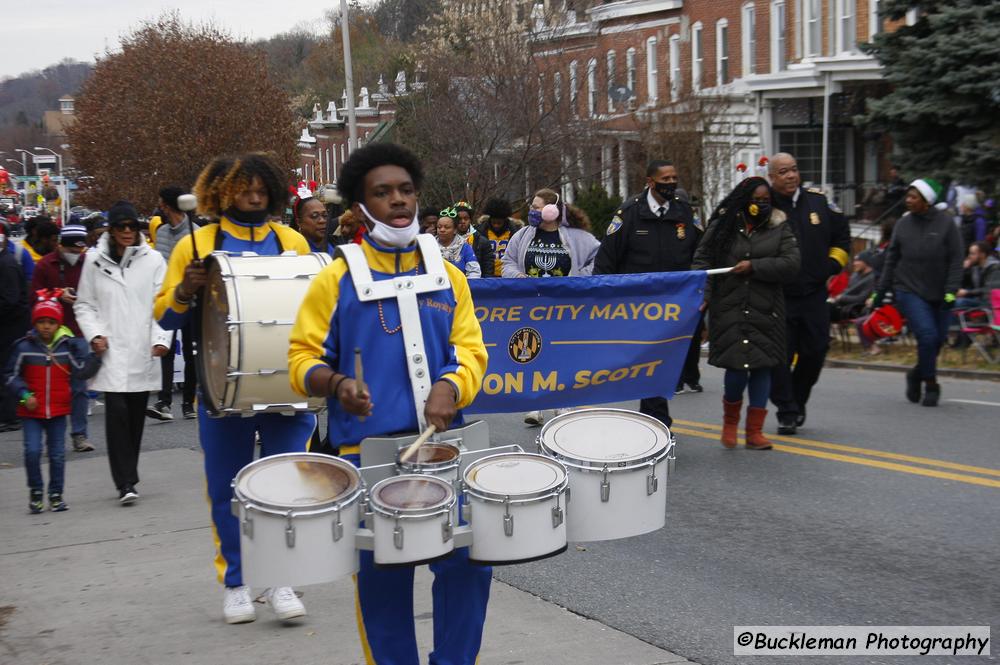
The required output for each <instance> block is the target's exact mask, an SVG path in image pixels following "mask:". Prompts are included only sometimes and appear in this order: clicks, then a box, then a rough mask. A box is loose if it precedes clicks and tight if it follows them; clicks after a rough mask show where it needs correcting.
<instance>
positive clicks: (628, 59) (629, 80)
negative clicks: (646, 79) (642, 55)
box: [625, 47, 638, 99]
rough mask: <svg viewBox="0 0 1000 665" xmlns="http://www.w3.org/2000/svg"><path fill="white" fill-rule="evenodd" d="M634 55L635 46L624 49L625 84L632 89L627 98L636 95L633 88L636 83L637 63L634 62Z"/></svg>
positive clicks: (633, 97)
mask: <svg viewBox="0 0 1000 665" xmlns="http://www.w3.org/2000/svg"><path fill="white" fill-rule="evenodd" d="M635 56H636V53H635V48H632V47H629V49H628V50H627V51H625V85H627V86H628V89H629V90H631V91H632V96H631V97H629V99H635V98H636V97H638V95H637V94H636V90H635V88H636V84H637V83H638V65H637V64H636V59H635Z"/></svg>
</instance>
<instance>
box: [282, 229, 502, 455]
mask: <svg viewBox="0 0 1000 665" xmlns="http://www.w3.org/2000/svg"><path fill="white" fill-rule="evenodd" d="M361 248H362V250H363V251H364V253H365V258H366V260H367V261H368V266H369V268H370V269H371V271H372V278H373V279H375V280H376V281H381V280H386V279H392V278H393V277H396V276H398V275H403V274H411V275H417V274H422V273H424V272H425V271H424V268H423V265H422V264H421V263H420V260H419V258H420V257H419V253H418V251H417V248H416V246H411V247H407V248H404V249H395V248H388V247H382V246H380V245H378V244H376V243H375V241H373V240H372V239H371V238H370V237H369V236H368V235H367V234H366V235H365V236H364V241H363V242H362V243H361ZM445 270H446V271H447V273H448V278H449V280H450V282H451V288H447V289H444V290H441V291H433V292H430V293H424V294H421V295H420V296H418V303H419V308H420V325H421V330H422V332H423V336H424V347H425V351H426V356H427V361H428V365H427V366H428V368H429V370H430V372H431V378H432V379H433V381H439V380H442V379H444V380H446V381H450V382H451V383H452V384H453V385H454V386H455V387H456V389H457V390H458V395H459V399H458V408H459V409H462V408H464V407H466V406H468V405H469V404H471V403H472V400H473V398H475V396H476V394H477V393H478V392H479V388H480V386H481V384H482V381H483V376H484V375H485V373H486V361H487V354H486V347H485V346H484V345H483V335H482V331H481V330H480V328H479V321H478V320H477V319H476V315H475V313H474V311H473V304H472V295H471V294H470V292H469V284H468V282H467V281H466V279H465V275H464V274H462V272H461V271H460V270H458V269H457V268H456V267H455V266H453V265H451V264H449V263H447V262H445ZM289 342H290V346H289V349H288V369H289V376H290V379H291V384H292V389H293V390H295V392H297V393H299V394H301V395H306V394H307V386H308V381H309V374H310V373H311V372H312V371H314V370H315V369H317V368H318V367H322V366H324V365H325V366H328V367H330V368H332V369H334V370H335V371H337V372H340V373H341V374H346V375H348V376H352V377H353V376H354V349H355V348H360V349H361V357H362V360H363V364H364V373H365V382H366V383H367V384H368V387H369V392H370V393H371V395H372V416H371V417H369V418H367V419H366V420H365V422H363V423H362V422H361V421H359V420H358V418H357V417H356V416H352V415H350V414H348V413H346V412H344V411H343V410H342V409H341V407H340V403H339V402H338V401H337V400H336V399H335V398H331V399H329V400H328V407H329V432H330V442H331V443H332V444H333V445H340V446H341V454H342V455H346V454H350V453H354V452H357V449H356V448H355V447H354V446H355V445H356V444H358V443H359V442H360V441H361V440H362V439H363V438H365V437H366V436H383V435H386V434H389V433H394V432H409V431H414V430H416V429H417V416H416V409H415V406H414V399H413V392H412V390H411V387H410V379H409V376H408V374H407V366H406V357H405V355H404V349H403V334H402V330H401V328H400V320H399V308H398V307H397V304H396V300H395V299H394V298H389V299H386V300H381V301H375V302H364V303H363V302H360V301H359V300H358V297H357V293H356V292H355V289H354V284H353V282H352V281H351V275H350V273H349V272H348V270H347V262H346V261H345V260H344V259H343V258H342V257H338V258H336V259H335V260H334V261H333V263H331V264H330V265H329V266H327V267H326V268H324V269H323V270H322V271H321V272H320V273H319V275H317V276H316V278H315V279H314V280H313V282H312V284H311V285H310V286H309V291H308V292H307V293H306V296H305V299H304V300H303V302H302V306H301V307H300V308H299V313H298V317H297V318H296V320H295V325H294V327H293V328H292V333H291V335H290V337H289ZM455 422H456V423H459V422H461V413H459V414H458V415H457V416H456V419H455Z"/></svg>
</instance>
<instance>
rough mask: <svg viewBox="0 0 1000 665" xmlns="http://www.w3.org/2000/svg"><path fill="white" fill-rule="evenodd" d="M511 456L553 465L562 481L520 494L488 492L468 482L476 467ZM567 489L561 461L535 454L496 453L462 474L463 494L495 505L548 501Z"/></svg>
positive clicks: (564, 469)
mask: <svg viewBox="0 0 1000 665" xmlns="http://www.w3.org/2000/svg"><path fill="white" fill-rule="evenodd" d="M513 456H516V457H529V458H534V459H538V460H541V461H543V462H545V463H546V464H552V465H555V467H556V468H557V469H559V470H560V471H562V474H563V476H562V479H561V480H560V481H559V482H557V483H556V484H555V485H553V486H551V487H547V488H545V489H542V490H536V491H534V492H524V493H521V494H510V493H500V492H491V491H489V490H485V489H481V488H477V487H475V486H473V485H472V484H471V483H470V482H469V474H470V473H471V472H472V471H473V470H474V469H476V468H477V467H479V466H482V465H483V464H485V463H487V462H489V461H491V460H496V459H500V458H504V457H506V458H510V457H513ZM567 487H569V469H567V468H566V465H565V464H563V462H562V461H561V460H558V459H555V458H554V457H550V456H548V455H539V454H537V453H527V452H520V453H497V454H495V455H487V456H486V457H480V458H479V459H477V460H476V461H475V462H471V463H470V464H469V466H467V467H465V473H463V474H462V488H463V489H464V491H465V493H466V494H468V495H469V496H471V497H475V498H477V499H481V500H483V501H488V502H491V503H497V502H499V503H505V502H507V501H508V500H509V501H510V503H511V504H517V503H535V502H540V501H543V500H545V499H550V498H552V497H554V496H560V495H562V494H564V493H565V491H566V488H567ZM511 497H516V498H511Z"/></svg>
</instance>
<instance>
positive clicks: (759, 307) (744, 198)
mask: <svg viewBox="0 0 1000 665" xmlns="http://www.w3.org/2000/svg"><path fill="white" fill-rule="evenodd" d="M785 219H786V218H785V214H784V213H783V212H781V211H780V210H774V209H773V208H772V207H771V191H770V188H769V187H768V184H767V181H766V180H764V179H763V178H758V177H753V178H747V179H745V180H744V181H743V182H741V183H740V184H739V185H737V186H736V188H735V189H734V190H733V191H732V192H731V193H730V194H729V196H727V197H726V198H725V199H724V200H723V201H722V203H720V204H719V206H718V207H717V208H716V210H715V212H714V213H713V214H712V217H711V219H709V221H708V229H707V231H706V232H705V236H704V238H702V240H701V242H700V243H699V245H698V250H697V252H696V253H695V257H694V263H693V265H692V268H693V269H695V270H710V269H713V268H730V267H731V268H732V271H731V272H729V273H727V274H725V275H716V276H713V277H709V278H708V282H707V283H706V285H705V302H706V303H707V304H708V320H709V326H708V337H709V357H708V362H709V364H711V365H714V366H716V367H722V368H724V369H725V370H726V373H725V379H724V385H725V390H724V393H723V398H722V408H723V429H722V439H721V440H722V445H723V446H725V447H726V448H735V447H736V443H737V441H736V437H737V430H738V428H739V423H740V415H741V410H742V407H743V393H744V391H748V392H749V395H748V397H749V402H750V403H749V406H748V408H747V420H746V447H747V448H749V449H751V450H768V449H770V448H771V442H770V441H768V440H767V438H766V437H765V436H764V434H763V431H762V428H763V427H764V419H765V418H766V417H767V399H768V396H769V394H770V387H771V386H770V384H771V368H772V367H775V366H777V365H779V364H781V363H782V362H784V361H785V324H784V304H785V298H784V295H783V293H782V285H783V284H787V283H788V282H790V281H791V280H793V279H795V277H796V275H798V272H799V248H798V244H797V243H796V241H795V234H794V233H792V231H791V229H790V228H789V227H788V225H787V224H786V223H785Z"/></svg>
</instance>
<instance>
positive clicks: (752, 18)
mask: <svg viewBox="0 0 1000 665" xmlns="http://www.w3.org/2000/svg"><path fill="white" fill-rule="evenodd" d="M740 60H741V61H742V63H741V64H742V67H741V70H742V72H743V76H751V75H753V74H756V73H757V71H756V70H757V9H756V7H754V4H753V3H752V2H748V3H746V4H744V5H743V7H742V8H741V9H740Z"/></svg>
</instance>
